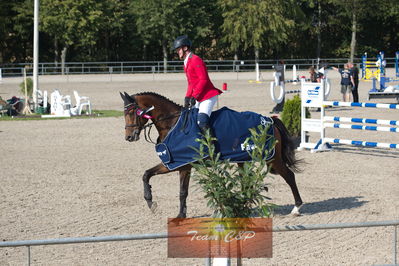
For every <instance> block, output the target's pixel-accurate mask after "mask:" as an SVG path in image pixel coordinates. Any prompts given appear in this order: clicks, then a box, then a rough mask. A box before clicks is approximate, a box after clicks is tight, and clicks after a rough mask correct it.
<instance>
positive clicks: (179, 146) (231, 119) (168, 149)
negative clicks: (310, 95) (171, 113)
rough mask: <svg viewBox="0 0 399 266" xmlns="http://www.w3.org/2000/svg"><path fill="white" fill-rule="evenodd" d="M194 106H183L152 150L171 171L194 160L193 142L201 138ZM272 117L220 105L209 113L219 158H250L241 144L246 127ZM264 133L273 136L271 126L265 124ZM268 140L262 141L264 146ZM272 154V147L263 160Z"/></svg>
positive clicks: (195, 156)
mask: <svg viewBox="0 0 399 266" xmlns="http://www.w3.org/2000/svg"><path fill="white" fill-rule="evenodd" d="M197 115H198V109H190V110H188V109H183V111H182V113H181V115H180V118H179V120H178V121H177V123H176V124H175V126H174V127H173V128H172V129H171V130H170V131H169V133H168V135H167V136H166V138H165V139H164V140H163V142H161V143H158V144H157V145H156V146H155V150H156V152H157V154H158V156H159V158H160V159H161V161H162V163H163V164H164V165H165V166H166V167H167V168H168V169H169V170H174V169H176V168H179V167H181V166H184V165H186V164H189V163H192V162H194V161H196V159H198V157H199V154H198V153H197V152H196V151H195V150H194V148H196V149H199V147H200V144H199V143H198V142H197V141H195V140H196V139H197V138H199V137H201V130H200V128H199V127H198V124H197ZM272 124H273V120H272V119H271V118H270V117H265V116H262V115H260V114H257V113H254V112H237V111H234V110H231V109H229V108H227V107H223V108H221V109H219V110H217V111H214V112H212V114H211V117H210V127H211V128H212V132H213V135H214V137H216V138H217V141H216V142H215V143H214V145H215V148H216V152H220V153H221V156H220V159H221V160H225V159H229V160H230V162H235V163H239V162H245V161H250V160H251V157H250V154H249V153H248V152H249V150H250V149H249V148H248V146H245V145H244V142H245V140H246V139H247V138H249V137H251V133H250V132H249V129H250V128H255V127H257V126H258V125H264V126H267V125H272ZM268 134H270V135H272V136H274V132H273V127H272V126H270V127H269V131H268ZM270 145H271V143H268V144H266V147H267V149H269V146H270ZM273 156H274V149H273V151H272V152H270V153H269V154H268V158H266V160H268V159H270V158H272V157H273Z"/></svg>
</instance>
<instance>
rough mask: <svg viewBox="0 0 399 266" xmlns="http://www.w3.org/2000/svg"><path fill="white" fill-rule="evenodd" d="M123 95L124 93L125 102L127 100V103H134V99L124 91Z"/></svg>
mask: <svg viewBox="0 0 399 266" xmlns="http://www.w3.org/2000/svg"><path fill="white" fill-rule="evenodd" d="M124 93H125V100H127V101H129V102H131V103H134V102H136V101H135V100H134V98H132V96H130V95H129V94H128V93H127V92H126V91H125V92H124Z"/></svg>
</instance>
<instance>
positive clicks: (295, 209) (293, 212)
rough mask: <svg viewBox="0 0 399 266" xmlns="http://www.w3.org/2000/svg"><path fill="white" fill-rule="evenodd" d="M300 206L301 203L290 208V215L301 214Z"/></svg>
mask: <svg viewBox="0 0 399 266" xmlns="http://www.w3.org/2000/svg"><path fill="white" fill-rule="evenodd" d="M301 207H302V205H301V206H299V207H297V206H295V207H294V208H293V209H292V211H291V215H293V216H301V215H302V214H301V213H300V211H299V210H300V209H301Z"/></svg>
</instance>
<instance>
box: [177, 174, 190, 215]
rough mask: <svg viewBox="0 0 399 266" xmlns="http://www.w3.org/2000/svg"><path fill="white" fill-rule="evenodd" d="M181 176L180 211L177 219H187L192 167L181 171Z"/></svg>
mask: <svg viewBox="0 0 399 266" xmlns="http://www.w3.org/2000/svg"><path fill="white" fill-rule="evenodd" d="M179 174H180V211H179V214H178V215H177V218H186V215H187V206H186V200H187V196H188V186H189V184H190V175H191V166H187V167H183V168H181V169H179Z"/></svg>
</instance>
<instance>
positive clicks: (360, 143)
mask: <svg viewBox="0 0 399 266" xmlns="http://www.w3.org/2000/svg"><path fill="white" fill-rule="evenodd" d="M323 140H324V141H325V142H331V143H340V144H348V145H356V146H365V147H377V148H389V149H399V144H392V143H380V142H371V141H361V140H349V139H334V138H324V139H323Z"/></svg>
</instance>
